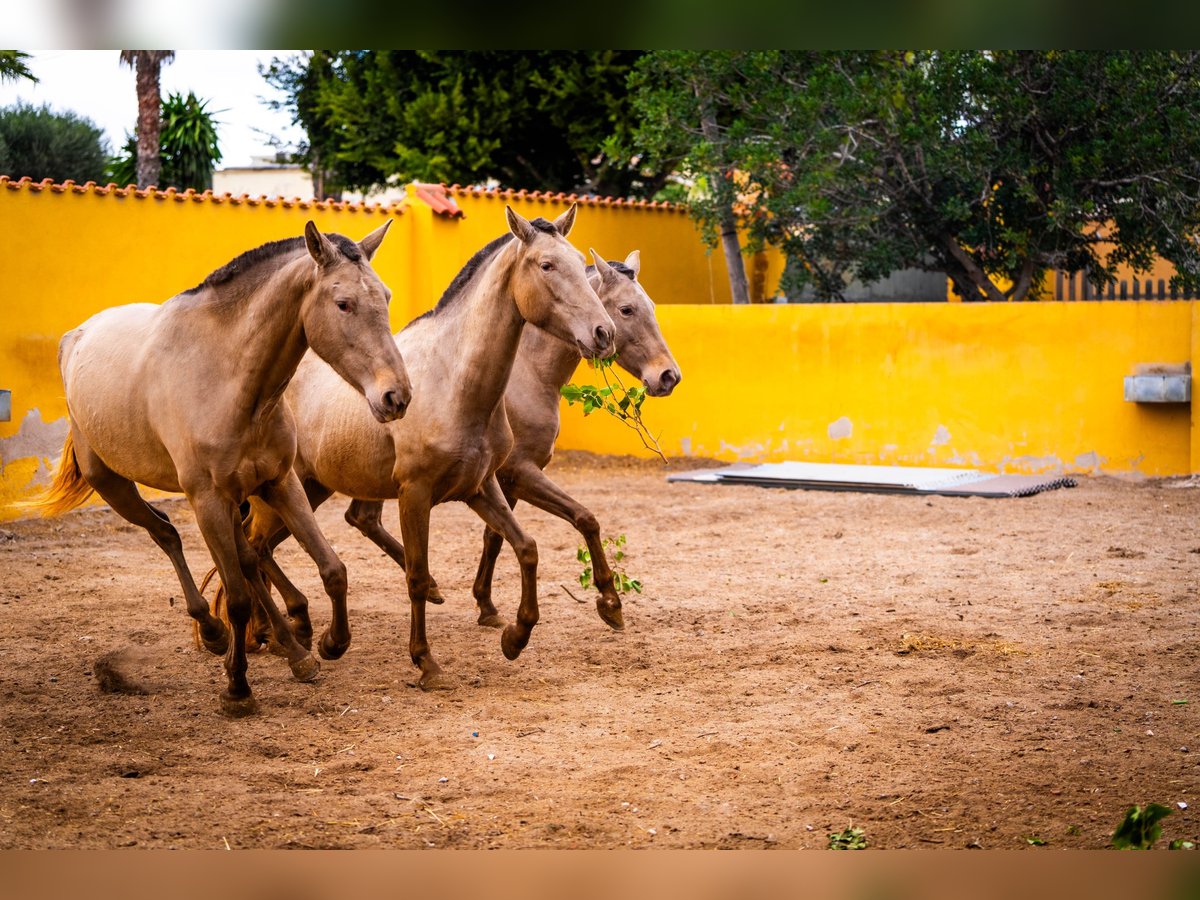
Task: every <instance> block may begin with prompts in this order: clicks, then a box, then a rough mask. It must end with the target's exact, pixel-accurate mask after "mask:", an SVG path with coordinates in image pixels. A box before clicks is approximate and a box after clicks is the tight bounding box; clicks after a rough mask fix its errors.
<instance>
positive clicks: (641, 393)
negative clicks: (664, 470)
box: [558, 356, 667, 463]
mask: <svg viewBox="0 0 1200 900" xmlns="http://www.w3.org/2000/svg"><path fill="white" fill-rule="evenodd" d="M614 358H615V357H611V356H610V357H609V358H608V359H598V358H593V359H592V360H591V366H592V368H593V369H595V370H596V371H597V372H599V373H600V378H601V380H603V382H604V386H603V387H597V386H596V385H594V384H564V385H563V386H562V387H561V388H559V390H558V392H559V393H560V394H562V396H563V399H565V400H566V401H567V405H568V406H574V405H575V404H576V403H582V404H583V414H584V415H585V416H590V415H591V414H592V413H593V412H594V411H595V410H597V409H602V410H604V411H605V412H606V413H608V414H609V415H610V416H612V417H613V418H614V419H616V420H617V421H618V422H620V423H621V424H623V425H625V426H626V427H628V428H632V429H633V431H634V432H635V433H636V434H637V436H638V438H639V439H640V440H641V442H642V446H643V447H645V448H646V449H647V450H653V451H654V452H655V453H657V454H658V456H659V458H660V459H661V460H662V461H663V462H664V463H665V462H666V461H667V458H666V456H664V455H663V452H662V447H660V446H659V444H658V438H656V437H655V436H654V435H653V434H651V433H650V429H649V428H647V427H646V423H645V422H643V421H642V404H643V403H644V402H645V401H646V389H645V388H644V387H632V388H627V387H625V384H624V382H622V381H621V376H620V375H618V374H617V370H616V369H615V368H614V367H613V359H614Z"/></svg>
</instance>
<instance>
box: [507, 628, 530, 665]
mask: <svg viewBox="0 0 1200 900" xmlns="http://www.w3.org/2000/svg"><path fill="white" fill-rule="evenodd" d="M528 643H529V636H528V635H525V636H524V637H521V636H520V635H519V632H518V631H517V629H516V628H515V627H513V626H512V625H509V626H507V627H506V628H505V629H504V631H502V632H501V633H500V649H501V650H503V651H504V657H505V659H516V658H517V657H518V656H520V655H521V651H522V650H524V649H525V645H526V644H528Z"/></svg>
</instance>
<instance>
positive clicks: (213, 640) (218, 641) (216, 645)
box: [200, 620, 229, 656]
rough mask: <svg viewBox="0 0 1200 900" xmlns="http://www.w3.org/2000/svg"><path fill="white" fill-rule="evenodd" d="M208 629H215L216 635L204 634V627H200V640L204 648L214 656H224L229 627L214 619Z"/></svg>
mask: <svg viewBox="0 0 1200 900" xmlns="http://www.w3.org/2000/svg"><path fill="white" fill-rule="evenodd" d="M208 630H209V632H210V633H211V632H213V631H215V632H216V637H210V636H209V635H206V634H205V633H204V631H205V629H204V628H201V629H200V642H201V643H203V644H204V649H205V650H207V651H208V652H209V653H212V654H213V655H214V656H224V655H225V653H226V651H228V650H229V629H228V628H226V627H225V625H224V624H223V623H222V622H220V621H217V620H214V625H213V627H212V628H210V629H208Z"/></svg>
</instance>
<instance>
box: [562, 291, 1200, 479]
mask: <svg viewBox="0 0 1200 900" xmlns="http://www.w3.org/2000/svg"><path fill="white" fill-rule="evenodd" d="M1198 311H1200V303H1196V302H1195V301H1188V302H1184V301H1176V302H1165V303H1149V302H1139V303H1134V302H1126V303H1100V302H1091V303H1061V304H1041V303H1037V304H1034V303H1028V304H961V305H950V304H945V303H916V304H914V303H871V304H834V305H830V304H805V305H791V306H751V307H732V306H726V307H711V308H709V307H663V308H660V309H659V311H658V318H659V321H660V322H661V324H662V329H663V333H664V335H665V336H666V338H667V340H668V342H669V343H670V345H671V348H672V350H673V352H674V354H675V357H676V359H677V360H678V362H679V365H680V368H681V370H682V373H683V381H682V383H681V384H680V385H679V387H677V388H676V389H675V393H674V394H673V395H672V396H671V397H670V398H667V399H655V398H650V399H648V400H647V401H646V404H645V406H644V407H643V416H644V418H645V419H646V420H647V422H648V424H649V425H650V427H651V430H652V431H654V432H656V433H657V432H659V431H660V430H661V433H662V437H661V443H662V446H663V449H664V451H665V452H666V453H668V454H670V455H674V454H692V455H697V456H712V457H718V458H721V459H728V460H736V459H747V460H755V461H773V460H774V461H777V460H783V459H792V460H808V461H824V462H846V463H864V464H865V463H883V464H894V465H965V466H971V467H979V468H983V469H987V470H992V471H1004V472H1107V473H1119V474H1124V473H1140V474H1143V475H1152V476H1163V475H1179V474H1185V473H1188V472H1196V471H1200V453H1198V452H1197V450H1198V446H1197V444H1196V441H1195V435H1196V433H1197V432H1196V423H1194V422H1193V421H1192V418H1191V414H1192V411H1191V409H1190V408H1189V406H1188V405H1187V404H1134V403H1127V402H1125V401H1124V399H1123V396H1124V380H1123V379H1124V376H1126V375H1129V374H1132V373H1133V370H1134V366H1135V365H1137V364H1139V363H1184V362H1188V361H1189V360H1192V361H1193V368H1194V361H1195V360H1196V353H1197V349H1198V347H1200V340H1198V339H1197V335H1196V329H1197V327H1200V312H1198ZM575 380H576V382H582V383H586V382H591V381H594V376H593V375H592V374H591V371H590V369H588V368H587V367H586V366H581V367H580V369H579V371H578V372H577V373H576V376H575ZM1193 406H1194V404H1193ZM843 419H845V420H848V423H849V426H850V429H849V435H848V436H842V437H837V436H831V427H832V428H833V434H834V435H837V434H839V433H844V432H845V431H846V422H842V421H841V420H843ZM839 422H841V426H840V427H838V426H837V425H835V423H839ZM559 446H560V447H564V448H587V449H591V450H594V451H597V452H602V453H636V454H638V455H641V456H648V455H650V454H649V453H648V452H645V451H643V450H642V449H641V447H640V445H639V444H638V442H637V440H636V438H635V437H633V436H632V433H631V432H629V431H628V429H626V428H624V427H623V426H621V425H620V424H618V423H616V422H611V421H605V420H604V419H603V417H602V416H600V415H597V414H595V413H593V414H592V415H591V416H590V417H588V418H587V419H584V418H583V417H582V414H581V410H580V407H578V406H575V407H574V408H568V407H566V405H565V404H564V406H563V432H562V437H561V439H560V441H559Z"/></svg>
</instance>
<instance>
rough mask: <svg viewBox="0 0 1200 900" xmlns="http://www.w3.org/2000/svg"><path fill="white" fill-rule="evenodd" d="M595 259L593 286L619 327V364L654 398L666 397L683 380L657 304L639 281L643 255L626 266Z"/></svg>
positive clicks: (635, 254) (634, 256) (630, 259)
mask: <svg viewBox="0 0 1200 900" xmlns="http://www.w3.org/2000/svg"><path fill="white" fill-rule="evenodd" d="M592 259H593V260H595V275H594V276H593V278H592V284H593V285H594V286H595V288H596V293H597V294H598V295H599V296H600V301H601V302H602V303H603V304H604V309H605V311H606V312H607V313H608V314H609V315H610V316H611V317H612V320H613V324H614V325H615V326H616V333H615V335H614V339H615V343H616V352H617V362H618V363H619V364H620V366H621V368H623V369H625V371H627V372H629V374H630V375H632V376H633V377H634V378H637V379H639V380H640V381H641V382H642V384H644V385H645V386H646V393H648V394H649V395H650V396H651V397H666V396H667V395H669V394H670V393H671V391H673V390H675V385H677V384H679V382H680V380H681V379H682V377H683V376H682V375H681V374H680V372H679V364H678V363H676V362H675V357H674V356H672V355H671V350H670V348H668V347H667V342H666V339H665V338H663V334H662V330H661V329H660V328H659V327H658V319H657V318H655V315H654V301H653V300H651V299H650V296H649V295H648V294H647V293H646V291H645V290H644V289H643V288H642V286H641V284H640V283H639V282H638V280H637V276H638V272H639V271H640V270H641V254H640V253H639V252H638V251H637V250H634V251H633V252H632V253H630V254H629V256H628V257H626V258H625V262H624V263H609V262H607V261H606V260H605V259H604V258H603V257H602V256H601V255H600V254H599V253H597V252H596V251H595V250H592Z"/></svg>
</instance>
